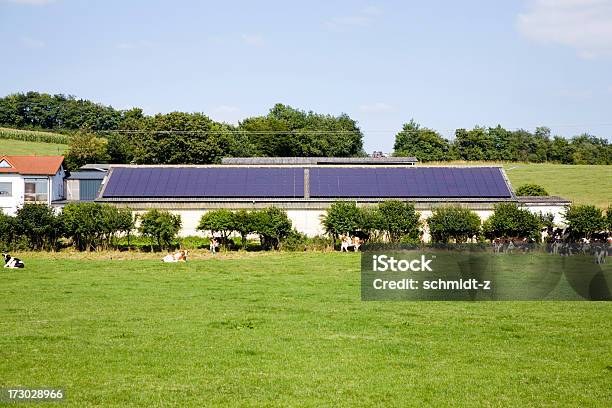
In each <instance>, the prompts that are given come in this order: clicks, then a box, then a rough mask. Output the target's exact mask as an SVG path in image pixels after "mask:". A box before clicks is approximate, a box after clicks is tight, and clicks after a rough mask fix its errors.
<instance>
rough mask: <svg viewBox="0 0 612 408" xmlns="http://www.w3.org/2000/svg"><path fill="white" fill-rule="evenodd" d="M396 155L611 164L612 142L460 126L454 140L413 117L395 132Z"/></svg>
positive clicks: (427, 158) (545, 130)
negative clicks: (424, 125) (421, 124)
mask: <svg viewBox="0 0 612 408" xmlns="http://www.w3.org/2000/svg"><path fill="white" fill-rule="evenodd" d="M394 154H395V155H396V156H415V157H417V158H418V159H419V160H421V161H425V162H427V161H448V160H468V161H471V160H483V161H521V162H534V163H543V162H553V163H563V164H612V145H611V144H610V143H609V142H608V140H606V139H604V138H598V137H595V136H592V135H589V134H586V133H584V134H581V135H577V136H574V137H572V138H571V139H569V140H568V139H566V138H564V137H561V136H551V133H550V129H549V128H547V127H538V128H536V130H535V132H533V133H532V132H529V131H527V130H523V129H518V130H507V129H504V128H503V127H501V126H497V127H489V128H485V127H475V128H473V129H471V130H467V129H457V130H456V131H455V138H454V140H452V141H450V140H447V139H445V138H444V137H442V135H440V133H438V132H437V131H435V130H433V129H429V128H426V127H421V126H420V125H419V124H418V123H416V122H415V121H414V120H411V121H410V122H408V123H406V124H404V126H403V128H402V130H401V131H400V132H399V133H397V135H396V136H395V145H394Z"/></svg>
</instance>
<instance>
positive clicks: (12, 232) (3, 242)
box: [0, 210, 17, 248]
mask: <svg viewBox="0 0 612 408" xmlns="http://www.w3.org/2000/svg"><path fill="white" fill-rule="evenodd" d="M16 239H17V222H16V219H15V217H11V216H8V215H6V214H4V212H3V211H2V210H0V248H12V246H13V243H14V242H15V241H16Z"/></svg>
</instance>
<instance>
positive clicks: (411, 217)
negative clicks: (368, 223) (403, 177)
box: [378, 200, 421, 242]
mask: <svg viewBox="0 0 612 408" xmlns="http://www.w3.org/2000/svg"><path fill="white" fill-rule="evenodd" d="M420 216H421V214H420V213H418V212H417V211H416V210H415V207H414V204H413V203H407V202H402V201H399V200H387V201H383V202H382V203H380V204H379V205H378V222H379V226H378V229H379V230H380V231H382V232H383V233H385V235H386V236H387V238H388V240H389V241H390V242H399V241H400V240H401V239H402V238H404V237H410V238H417V237H418V232H419V230H418V228H419V224H420V222H419V218H420Z"/></svg>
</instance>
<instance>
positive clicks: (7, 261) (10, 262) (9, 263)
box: [2, 254, 25, 269]
mask: <svg viewBox="0 0 612 408" xmlns="http://www.w3.org/2000/svg"><path fill="white" fill-rule="evenodd" d="M2 258H4V267H5V268H11V269H15V268H25V264H24V263H23V262H22V261H21V259H19V258H13V257H12V256H10V255H9V254H2Z"/></svg>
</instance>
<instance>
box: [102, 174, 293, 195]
mask: <svg viewBox="0 0 612 408" xmlns="http://www.w3.org/2000/svg"><path fill="white" fill-rule="evenodd" d="M103 196H104V197H109V198H110V197H303V196H304V169H302V168H246V167H244V168H227V167H226V168H220V167H216V168H203V167H200V168H180V167H163V168H150V167H117V168H114V169H113V170H112V173H111V175H110V177H109V180H108V182H107V185H106V188H105V190H104V195H103Z"/></svg>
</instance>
